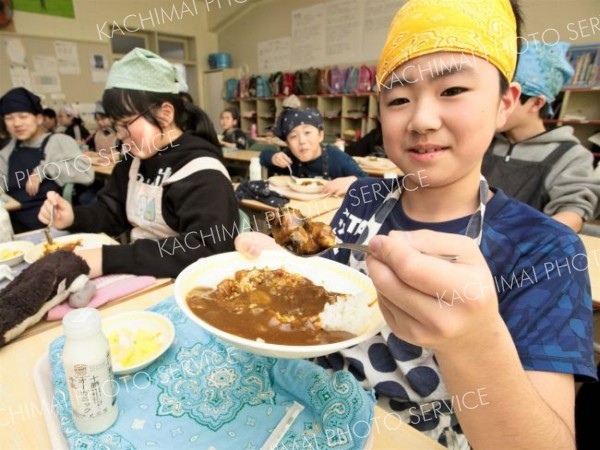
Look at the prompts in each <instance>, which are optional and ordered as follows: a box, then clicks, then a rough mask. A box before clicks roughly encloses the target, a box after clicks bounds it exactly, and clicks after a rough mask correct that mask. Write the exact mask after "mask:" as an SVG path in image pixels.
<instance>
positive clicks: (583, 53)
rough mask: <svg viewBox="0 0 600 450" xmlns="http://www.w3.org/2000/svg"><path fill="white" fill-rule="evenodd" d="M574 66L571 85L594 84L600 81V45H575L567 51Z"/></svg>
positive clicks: (569, 83)
mask: <svg viewBox="0 0 600 450" xmlns="http://www.w3.org/2000/svg"><path fill="white" fill-rule="evenodd" d="M567 58H568V60H569V62H570V63H571V65H572V66H573V76H572V77H571V80H570V81H569V82H568V86H571V87H584V86H592V85H595V84H598V83H600V45H581V46H573V47H571V48H570V49H569V51H568V52H567Z"/></svg>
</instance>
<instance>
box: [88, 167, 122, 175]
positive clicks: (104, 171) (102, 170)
mask: <svg viewBox="0 0 600 450" xmlns="http://www.w3.org/2000/svg"><path fill="white" fill-rule="evenodd" d="M116 165H117V164H106V165H93V166H92V169H93V170H94V174H95V175H100V176H102V177H110V176H111V174H112V172H113V170H115V166H116Z"/></svg>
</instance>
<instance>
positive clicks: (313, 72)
mask: <svg viewBox="0 0 600 450" xmlns="http://www.w3.org/2000/svg"><path fill="white" fill-rule="evenodd" d="M319 73H320V71H319V69H313V68H310V69H307V70H298V71H297V72H296V74H295V75H294V94H296V95H315V94H316V93H317V92H318V91H319Z"/></svg>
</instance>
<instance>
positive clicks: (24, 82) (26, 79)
mask: <svg viewBox="0 0 600 450" xmlns="http://www.w3.org/2000/svg"><path fill="white" fill-rule="evenodd" d="M9 72H10V81H11V83H12V86H13V87H24V88H25V89H29V90H31V76H30V74H29V69H27V67H19V66H15V67H13V66H11V67H10V69H9Z"/></svg>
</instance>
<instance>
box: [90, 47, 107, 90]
mask: <svg viewBox="0 0 600 450" xmlns="http://www.w3.org/2000/svg"><path fill="white" fill-rule="evenodd" d="M90 72H91V75H92V82H93V83H105V82H106V79H107V78H108V56H107V55H104V54H102V53H94V52H91V53H90Z"/></svg>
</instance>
